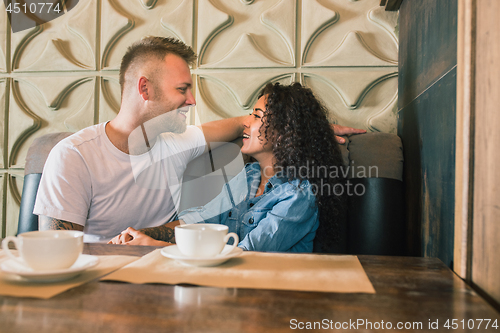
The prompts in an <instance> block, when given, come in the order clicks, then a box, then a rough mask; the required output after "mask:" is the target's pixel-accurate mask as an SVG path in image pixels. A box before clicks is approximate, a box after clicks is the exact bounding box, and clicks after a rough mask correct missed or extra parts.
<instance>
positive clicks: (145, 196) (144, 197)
mask: <svg viewBox="0 0 500 333" xmlns="http://www.w3.org/2000/svg"><path fill="white" fill-rule="evenodd" d="M105 126H106V123H102V124H98V125H95V126H91V127H88V128H85V129H83V130H81V131H79V132H77V133H75V134H73V135H71V136H69V137H67V138H66V139H64V140H62V141H61V142H59V143H58V144H57V145H56V146H55V147H54V148H53V149H52V151H51V152H50V154H49V157H48V158H47V162H46V163H45V166H44V169H43V174H42V178H41V180H40V187H39V189H38V194H37V199H36V203H35V209H34V212H33V213H34V214H36V215H46V216H49V217H52V218H56V219H60V220H64V221H68V222H73V223H76V224H80V225H82V226H84V232H85V236H84V241H85V242H107V241H108V240H110V239H111V238H112V237H114V236H116V235H118V234H119V233H120V232H121V231H123V230H124V229H126V228H127V227H133V228H136V229H141V228H147V227H154V226H158V225H162V224H165V223H167V222H170V221H172V220H174V218H175V217H176V213H177V210H176V207H179V202H180V194H181V184H182V179H183V174H184V171H185V169H186V166H187V164H188V163H189V162H190V161H191V160H193V159H194V158H196V157H197V156H199V155H201V154H202V153H203V151H204V149H205V137H204V135H203V132H202V131H201V129H199V128H198V127H196V126H188V127H187V129H186V131H185V132H184V133H182V134H173V133H164V134H162V135H161V136H159V140H156V143H155V144H154V146H153V147H152V149H151V150H150V151H149V152H147V153H145V154H142V155H128V154H125V153H124V152H122V151H120V150H119V149H117V148H116V147H115V146H114V145H113V144H112V143H111V141H110V140H109V138H108V137H107V135H106V132H105Z"/></svg>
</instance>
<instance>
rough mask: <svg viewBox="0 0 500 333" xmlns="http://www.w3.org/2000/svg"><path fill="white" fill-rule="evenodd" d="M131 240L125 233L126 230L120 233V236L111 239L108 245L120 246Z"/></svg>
mask: <svg viewBox="0 0 500 333" xmlns="http://www.w3.org/2000/svg"><path fill="white" fill-rule="evenodd" d="M131 240H132V236H131V235H130V234H129V233H128V232H127V230H124V231H122V233H121V234H119V235H117V236H115V237H113V239H111V240H110V241H109V242H108V244H120V245H124V244H126V243H127V242H129V241H131Z"/></svg>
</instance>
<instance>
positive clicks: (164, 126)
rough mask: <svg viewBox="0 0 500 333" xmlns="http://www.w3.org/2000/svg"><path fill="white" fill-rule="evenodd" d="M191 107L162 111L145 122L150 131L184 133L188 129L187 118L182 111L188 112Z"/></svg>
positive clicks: (156, 132)
mask: <svg viewBox="0 0 500 333" xmlns="http://www.w3.org/2000/svg"><path fill="white" fill-rule="evenodd" d="M188 110H189V107H182V108H178V109H175V110H172V111H168V112H165V113H162V114H160V115H158V116H156V117H154V118H152V119H150V120H148V121H147V122H145V123H144V125H145V127H146V129H147V130H148V132H150V131H151V130H152V131H153V132H154V133H155V134H160V133H167V132H169V133H184V132H185V131H186V127H187V124H186V118H185V117H184V116H182V115H181V113H184V114H185V113H187V111H188Z"/></svg>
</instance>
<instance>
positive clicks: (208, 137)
mask: <svg viewBox="0 0 500 333" xmlns="http://www.w3.org/2000/svg"><path fill="white" fill-rule="evenodd" d="M246 117H248V116H241V117H233V118H227V119H221V120H214V121H210V122H208V123H204V124H202V125H201V130H202V131H203V134H204V135H205V141H206V142H208V143H209V144H211V143H212V142H231V141H233V140H236V139H237V138H239V137H241V136H243V121H244V120H245V118H246Z"/></svg>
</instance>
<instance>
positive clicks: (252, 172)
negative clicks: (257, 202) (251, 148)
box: [245, 162, 287, 198]
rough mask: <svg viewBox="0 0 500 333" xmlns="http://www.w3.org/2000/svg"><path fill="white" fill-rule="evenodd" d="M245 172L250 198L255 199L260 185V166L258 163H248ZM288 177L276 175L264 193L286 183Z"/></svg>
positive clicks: (269, 181) (270, 180) (268, 182)
mask: <svg viewBox="0 0 500 333" xmlns="http://www.w3.org/2000/svg"><path fill="white" fill-rule="evenodd" d="M245 170H246V174H247V184H248V198H253V197H255V193H257V188H258V187H259V185H260V165H259V163H258V162H254V163H248V164H247V165H245ZM286 182H287V179H286V177H283V176H282V175H281V174H276V175H274V176H272V177H271V178H270V179H269V180H268V181H267V184H266V188H265V189H264V193H263V194H266V193H267V192H269V191H271V190H272V189H273V188H275V187H277V186H279V185H281V184H283V183H286Z"/></svg>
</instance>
